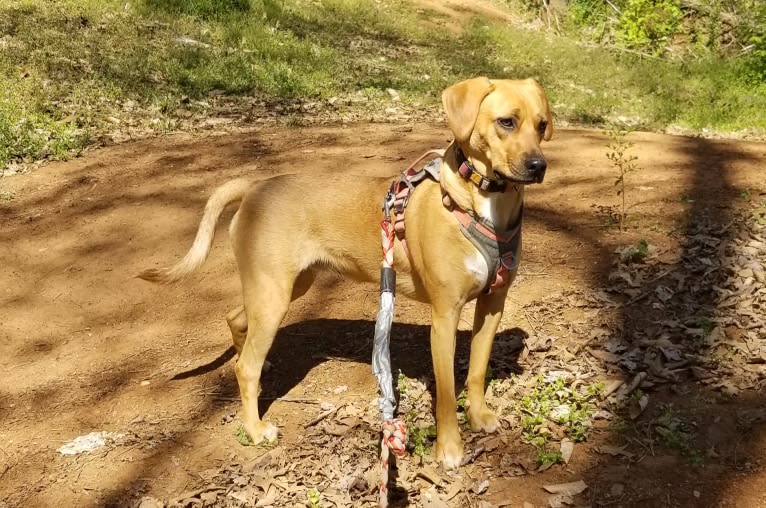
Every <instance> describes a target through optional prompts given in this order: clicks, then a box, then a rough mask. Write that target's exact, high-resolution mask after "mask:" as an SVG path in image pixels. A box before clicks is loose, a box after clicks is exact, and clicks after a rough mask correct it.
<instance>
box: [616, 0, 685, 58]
mask: <svg viewBox="0 0 766 508" xmlns="http://www.w3.org/2000/svg"><path fill="white" fill-rule="evenodd" d="M682 17H683V13H682V12H681V7H680V5H679V1H678V0H628V2H627V4H626V5H625V6H624V7H623V9H622V13H621V15H620V19H619V22H618V24H617V32H616V36H617V39H618V40H619V41H620V42H622V43H623V44H625V45H626V46H627V47H629V48H635V49H646V50H649V51H651V52H652V53H654V54H661V53H662V52H663V50H664V49H665V46H666V45H667V44H668V42H669V41H670V40H671V39H672V37H673V35H675V33H676V32H677V31H678V27H679V26H680V23H681V19H682Z"/></svg>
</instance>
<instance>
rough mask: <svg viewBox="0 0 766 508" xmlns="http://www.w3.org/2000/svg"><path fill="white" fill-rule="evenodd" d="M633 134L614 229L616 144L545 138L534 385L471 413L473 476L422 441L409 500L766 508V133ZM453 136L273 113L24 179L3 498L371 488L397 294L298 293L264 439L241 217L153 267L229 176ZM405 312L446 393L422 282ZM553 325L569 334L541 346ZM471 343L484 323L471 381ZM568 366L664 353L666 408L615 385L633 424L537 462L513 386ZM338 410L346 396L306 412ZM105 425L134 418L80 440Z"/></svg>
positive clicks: (405, 331)
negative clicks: (484, 429) (378, 348)
mask: <svg viewBox="0 0 766 508" xmlns="http://www.w3.org/2000/svg"><path fill="white" fill-rule="evenodd" d="M630 139H631V140H632V141H633V142H635V147H634V149H633V153H635V154H636V155H637V156H638V157H639V160H638V163H639V164H640V166H641V167H642V169H641V170H640V171H638V172H636V173H634V174H631V175H630V176H629V190H628V194H627V198H628V201H629V203H631V204H632V205H633V206H632V208H631V209H630V214H631V217H632V218H633V220H631V222H630V228H629V230H628V231H627V232H625V233H620V232H618V231H617V229H616V228H615V227H614V226H613V225H611V226H610V225H609V224H610V217H609V213H610V211H609V209H608V208H607V207H612V206H614V205H616V204H617V203H618V197H617V195H616V192H615V188H614V185H613V182H614V179H615V170H614V168H613V167H612V166H611V163H610V162H609V161H608V160H607V159H606V157H605V153H606V148H605V145H606V143H607V141H608V140H607V139H606V138H605V137H604V136H603V135H602V134H601V133H600V132H597V131H590V130H574V129H572V130H559V131H557V132H556V134H555V136H554V139H553V140H552V141H551V142H550V143H548V144H546V145H545V146H544V149H545V154H546V156H547V157H548V159H549V172H548V176H547V177H546V180H545V182H544V184H542V185H540V186H535V187H533V188H531V189H530V190H529V192H528V198H527V205H526V216H525V226H524V235H525V236H524V242H525V243H524V260H523V262H522V268H521V272H520V273H521V276H520V277H519V278H518V280H517V282H516V283H515V285H514V287H513V288H512V290H511V292H510V294H509V297H508V302H507V306H506V314H505V316H504V318H503V323H502V326H501V331H500V333H499V336H498V341H497V346H496V348H495V350H494V352H493V357H492V366H493V372H494V373H495V375H496V376H498V377H499V378H501V379H502V380H503V381H504V382H506V383H507V385H508V386H511V387H512V389H511V390H510V391H509V392H507V393H506V394H505V395H504V396H501V397H498V401H500V402H498V404H504V406H503V407H506V410H507V418H504V428H503V430H502V432H501V433H500V435H499V438H496V439H491V440H487V439H485V437H484V436H481V435H474V434H471V433H470V432H468V430H465V431H464V437H465V438H466V440H467V443H468V444H467V449H468V450H469V451H473V452H475V456H473V459H474V460H473V461H472V462H471V463H469V464H467V465H466V466H464V467H463V468H461V470H460V471H458V472H457V473H453V474H448V473H445V472H442V471H439V470H438V469H437V466H436V465H435V464H433V463H431V462H430V461H429V460H427V459H426V460H425V461H423V462H420V461H419V460H417V459H416V458H415V457H412V456H410V457H408V458H405V459H402V460H401V461H400V463H399V467H400V470H399V475H398V479H397V484H396V486H395V488H394V491H393V493H392V498H393V500H394V502H395V503H396V504H398V505H406V504H411V505H417V506H445V504H444V503H446V504H447V505H449V506H485V507H489V506H514V507H522V506H524V507H527V506H554V504H555V503H556V502H558V501H557V500H556V499H552V497H551V494H549V493H547V492H546V491H545V490H543V488H542V487H543V486H544V485H548V484H557V483H563V482H572V481H577V480H583V481H584V482H585V483H586V484H587V485H588V489H587V490H585V492H583V493H581V494H579V495H576V496H574V498H573V499H565V500H563V501H561V502H573V503H574V505H575V506H625V507H627V506H657V507H660V506H663V507H664V506H678V507H697V506H699V507H708V506H729V507H737V508H749V507H762V506H766V412H765V411H764V407H766V406H765V405H764V402H766V390H765V389H764V383H765V382H766V365H764V361H766V337H765V336H764V333H765V332H764V329H763V328H761V327H760V323H762V321H760V319H762V316H763V308H762V307H761V304H762V302H763V291H764V289H763V283H762V282H763V280H762V278H759V276H758V273H756V272H758V266H761V267H762V266H763V265H762V264H761V265H758V263H763V261H764V258H765V257H766V245H764V244H762V243H759V242H761V241H762V240H763V236H762V235H764V229H763V228H762V226H761V225H760V224H759V221H758V220H757V219H758V218H762V210H761V208H759V207H762V204H759V202H761V201H762V200H764V199H766V196H764V193H765V192H766V184H764V180H763V167H764V164H765V163H766V144H764V143H748V142H740V141H726V140H715V141H713V140H706V139H697V138H687V137H672V136H664V135H654V134H641V133H637V134H633V135H631V137H630ZM447 141H448V132H447V129H446V128H445V126H444V125H440V124H428V125H425V124H358V125H338V126H325V127H304V128H287V127H263V128H260V129H255V130H247V131H242V132H234V133H228V134H220V135H208V136H201V137H192V136H187V135H184V136H177V137H170V138H163V139H155V140H146V141H140V142H135V143H126V144H121V145H117V146H113V147H108V148H102V149H99V150H96V151H93V152H90V153H88V154H87V155H85V156H83V157H81V158H79V159H76V160H72V161H69V162H60V163H51V164H49V165H46V166H44V167H42V168H39V169H37V170H35V171H33V172H30V173H28V174H23V175H17V176H13V177H9V178H4V179H2V180H0V186H2V190H4V191H7V192H12V193H13V194H14V195H15V198H13V199H11V200H6V201H2V202H0V267H2V268H1V269H0V372H1V373H2V374H0V380H1V381H0V506H3V507H6V506H7V507H11V506H29V507H46V506H135V505H137V504H138V503H139V502H140V500H141V499H142V498H144V506H146V507H148V506H152V505H151V503H155V504H154V505H153V506H161V505H162V504H163V503H165V504H168V505H171V504H173V503H176V505H186V506H203V505H206V506H211V505H214V506H240V505H241V506H247V505H250V503H255V502H256V500H258V502H259V503H260V504H258V506H266V505H274V506H295V505H297V506H306V505H307V503H308V505H310V501H309V498H310V496H309V495H308V494H307V493H308V492H309V490H308V489H312V488H314V489H316V490H317V492H319V495H320V496H321V498H320V500H319V501H318V502H317V503H318V504H315V506H333V505H338V506H344V505H347V506H361V505H368V506H369V505H372V503H373V502H374V499H375V490H374V489H375V485H374V481H373V480H371V478H373V477H374V473H375V468H374V461H375V460H377V451H376V448H375V446H376V445H375V440H376V436H377V431H378V429H377V427H376V426H375V418H376V415H377V413H376V410H375V408H374V406H373V404H374V400H375V397H376V391H377V388H376V384H375V380H374V378H373V376H372V374H371V371H370V365H369V356H370V350H371V337H372V328H373V320H374V319H375V314H376V311H377V303H378V297H377V288H376V287H374V286H363V285H355V284H352V283H349V282H347V281H343V280H338V279H337V278H334V277H331V276H328V277H325V278H322V279H321V280H319V281H318V283H317V284H316V286H315V287H314V288H313V289H312V290H311V291H310V292H309V293H308V294H307V295H306V296H304V297H302V298H301V299H300V300H298V301H296V302H295V303H294V304H293V306H292V308H291V310H290V313H289V315H288V316H287V318H286V320H285V323H284V327H283V329H282V330H281V332H280V334H279V335H278V337H277V340H276V342H275V346H274V348H273V350H272V351H271V353H270V355H269V360H270V362H271V364H272V367H271V370H270V371H269V372H268V373H267V374H266V375H265V376H264V391H263V393H262V407H263V410H264V411H265V415H266V417H267V418H269V419H270V420H271V421H272V422H275V423H276V424H277V425H278V426H279V428H280V432H281V436H280V441H279V445H278V446H277V447H276V448H274V447H273V446H272V447H263V446H255V447H254V446H250V447H245V446H242V445H241V444H240V443H239V442H238V440H237V438H236V437H235V433H236V429H237V426H238V416H237V413H238V412H239V410H240V403H239V400H238V395H237V388H236V380H235V376H234V372H233V365H234V360H233V358H234V353H233V350H232V349H231V348H230V345H231V343H230V337H229V332H228V329H227V327H226V324H225V321H224V316H225V314H226V312H227V311H229V310H230V309H231V308H233V307H234V306H236V305H238V304H239V301H240V296H239V282H238V278H237V275H236V271H235V264H234V260H233V257H232V254H231V252H230V249H229V246H228V239H227V234H226V232H225V228H223V227H221V228H219V229H220V231H219V234H218V235H217V237H216V241H215V245H214V248H213V251H212V252H211V255H210V258H209V260H208V261H207V264H206V265H205V266H204V267H203V268H202V269H201V270H200V271H199V272H198V275H197V276H196V277H193V278H191V279H189V280H187V281H185V282H183V283H180V284H178V285H175V286H169V287H159V286H153V285H151V284H148V283H146V282H144V281H142V280H139V279H136V278H135V277H134V276H135V274H137V273H138V272H139V271H141V270H143V269H145V268H151V267H155V266H160V265H162V266H165V265H167V264H169V263H172V262H174V261H176V260H177V259H179V257H180V256H182V255H183V254H184V253H185V252H186V250H187V248H188V247H189V246H190V243H191V240H192V238H193V235H194V232H195V230H196V227H197V223H198V220H199V218H200V216H201V211H202V208H203V206H204V203H205V201H206V198H207V196H208V195H209V194H210V192H211V191H212V190H213V189H214V188H215V187H216V186H217V185H219V184H221V183H222V182H225V181H226V180H229V179H230V178H233V177H238V176H242V175H247V176H251V177H252V178H254V179H262V178H268V177H270V176H273V175H276V174H282V173H291V172H306V173H310V174H313V175H316V178H317V185H316V188H315V189H312V190H310V191H309V192H329V191H330V190H329V189H325V188H323V186H322V183H321V175H322V174H326V173H341V174H347V175H349V176H348V178H353V176H352V175H389V174H390V175H393V174H396V173H397V172H398V171H399V170H401V169H402V168H403V167H405V166H406V165H407V162H408V161H410V160H411V159H414V158H415V157H416V156H418V155H419V154H420V153H421V152H423V151H424V150H425V149H428V148H433V147H442V146H444V145H445V144H446V143H447ZM341 191H342V189H332V192H341ZM6 195H9V194H6ZM381 198H382V196H381ZM306 199H311V195H310V193H308V194H307V196H306ZM350 213H353V211H351V212H350ZM759 214H761V215H759ZM228 218H230V213H228V214H227V215H225V216H224V218H223V220H222V222H227V221H228ZM275 220H290V218H289V216H286V217H281V218H280V217H275ZM640 239H645V240H646V241H647V242H648V245H649V246H650V250H649V253H650V254H649V256H648V257H647V259H646V260H645V261H644V262H643V263H640V264H638V265H631V264H625V263H622V262H620V261H619V260H620V259H621V256H620V254H619V253H618V252H617V251H618V250H619V249H622V248H625V247H627V246H631V245H636V244H637V243H638V241H639V240H640ZM706 249H707V250H706ZM740 253H741V255H740ZM742 256H744V257H745V258H746V259H742ZM727 263H734V264H735V265H730V264H727ZM737 263H740V264H737ZM747 263H750V264H749V265H748V264H747ZM753 263H755V264H753ZM750 265H752V266H750ZM743 270H744V272H743ZM747 270H751V271H750V272H747ZM761 277H762V268H761ZM626 281H627V282H626ZM668 281H670V282H668ZM748 281H749V282H748ZM668 291H671V293H667V292H668ZM732 299H733V300H732ZM732 302H734V303H732ZM470 314H471V308H470V306H469V308H468V309H466V319H465V324H464V326H462V327H461V328H462V329H465V330H467V329H468V324H467V323H470V320H471V318H470ZM703 318H704V319H707V321H702V319H703ZM395 322H396V326H395V329H394V332H393V335H394V336H393V344H392V356H393V364H394V366H395V368H398V369H401V371H402V373H403V375H404V376H406V378H408V379H412V380H423V381H424V383H425V385H426V387H427V388H428V387H431V384H432V374H431V366H430V354H429V350H428V340H427V338H428V323H429V312H428V309H427V308H425V307H424V306H422V305H420V304H416V303H412V302H409V301H406V300H405V299H403V298H402V299H400V300H399V301H398V302H397V312H396V317H395ZM695 323H697V324H698V326H697V325H695ZM700 323H702V324H700ZM711 328H712V332H716V333H717V338H716V337H714V338H712V339H710V336H711V335H716V333H712V332H711ZM690 330H691V331H690ZM700 330H702V331H700ZM695 333H696V334H697V335H696V337H697V339H699V338H700V337H702V338H703V339H705V340H702V341H700V340H697V341H694V340H692V339H694V335H695ZM690 337H691V338H690ZM540 339H544V340H543V342H545V341H547V342H549V344H548V345H547V346H543V347H538V346H536V347H530V343H531V342H532V341H536V342H538V343H539V342H540ZM707 339H710V340H707ZM518 340H525V341H526V342H527V347H514V346H513V344H518ZM660 340H664V341H665V342H664V344H665V345H666V346H662V347H660V346H656V344H657V343H658V342H657V341H660ZM468 341H469V337H468V336H467V334H466V333H461V334H460V337H459V352H458V353H459V354H458V356H459V361H458V365H457V366H456V369H457V375H458V380H459V381H461V382H462V380H463V379H464V377H465V370H466V360H467V345H468ZM514 341H516V342H514ZM615 341H618V342H620V341H621V342H620V344H622V346H620V347H611V346H610V344H613V343H614V342H615ZM647 341H648V342H647ZM652 341H655V342H652ZM647 344H648V345H647ZM655 346H656V347H655ZM758 347H760V348H761V349H760V351H761V354H762V355H763V356H762V357H761V359H760V360H759V358H757V356H758V349H757V348H758ZM652 348H654V349H652ZM668 348H670V350H671V353H672V354H671V353H668V351H669V349H668ZM674 348H675V349H674ZM657 351H661V352H662V354H659V353H657V355H659V359H657V358H656V357H652V358H654V360H650V359H649V358H650V357H651V355H652V354H655V353H656V352H657ZM673 351H674V353H673ZM610 355H612V356H610ZM663 355H664V356H663ZM657 362H659V364H660V365H659V367H657V365H658V363H657ZM557 369H558V370H564V371H567V372H568V373H569V374H571V375H574V376H575V377H578V376H579V377H582V378H583V379H602V380H605V381H609V380H614V379H617V380H622V379H624V380H626V381H627V382H628V383H629V382H630V381H631V380H635V379H637V375H639V374H641V373H642V372H644V373H645V374H643V376H644V377H641V378H638V381H639V382H640V390H641V392H640V393H643V394H644V395H643V397H646V398H645V400H644V401H643V402H641V403H642V404H644V402H648V404H644V405H646V407H645V408H643V411H640V414H636V415H635V416H633V415H627V414H628V413H629V412H630V411H631V410H632V409H627V408H626V407H625V406H623V407H622V408H621V407H619V406H618V405H617V404H611V405H610V402H609V401H608V400H604V401H603V404H602V405H601V406H600V407H601V408H602V409H605V410H607V411H608V412H609V414H611V415H612V416H611V418H612V423H610V422H607V421H594V423H593V428H592V429H591V431H590V433H589V435H588V439H587V440H586V441H585V442H583V443H578V444H576V445H575V451H574V454H573V456H572V458H571V460H570V462H569V463H568V464H565V465H563V464H556V465H553V466H551V467H549V468H547V469H545V468H538V467H537V465H536V464H534V463H532V462H533V461H532V459H530V458H529V457H530V453H531V450H532V448H531V446H530V445H527V444H524V443H523V442H522V439H521V437H520V430H519V425H518V419H515V418H516V417H514V416H513V411H514V409H513V404H514V403H515V402H516V401H517V400H518V398H519V397H521V396H522V395H523V394H524V393H525V392H528V390H529V387H530V386H531V384H530V383H531V382H532V380H534V379H535V377H536V376H537V375H539V374H546V373H548V372H550V371H553V370H557ZM634 399H635V398H634ZM640 399H641V398H638V399H637V400H639V401H640ZM503 401H504V402H503ZM634 402H635V400H634ZM321 403H325V404H327V403H331V404H334V405H335V408H336V409H337V408H339V407H340V408H341V409H340V410H338V411H337V412H335V413H333V414H332V415H329V416H328V417H327V418H325V419H324V420H322V421H320V422H317V423H316V424H313V425H308V424H310V423H311V422H312V420H314V419H315V418H317V417H318V416H319V415H320V414H321V413H322V412H323V408H322V407H321ZM324 407H325V408H327V407H329V406H326V405H325V406H324ZM343 411H346V414H343ZM618 415H623V416H622V418H621V419H619V421H621V422H623V423H622V424H621V425H615V424H614V421H618ZM668 415H673V419H674V420H673V421H674V422H676V424H677V425H676V424H668V423H667V420H668ZM350 421H353V423H349V422H350ZM663 421H664V422H665V423H664V424H663V423H662V422H663ZM658 422H660V423H658ZM344 425H345V427H344ZM663 425H664V426H663ZM339 429H340V430H339ZM662 429H664V430H662ZM669 429H670V430H669ZM679 429H680V430H679ZM98 431H108V432H114V433H120V434H121V435H122V436H121V437H117V438H116V440H115V441H114V442H110V443H108V444H107V446H105V447H102V448H99V449H97V450H94V451H92V452H89V453H83V454H79V455H73V456H67V455H62V454H60V453H59V452H58V451H57V449H58V448H59V447H61V446H62V445H63V444H64V443H67V442H69V441H71V440H72V439H74V438H75V437H77V436H81V435H85V434H88V433H91V432H98ZM670 432H677V434H678V435H680V436H682V439H679V440H676V441H672V440H669V439H667V435H668V434H669V433H670ZM672 435H676V434H672ZM663 437H665V438H666V439H663ZM678 443H680V444H678ZM532 456H534V453H532ZM265 472H269V473H268V474H266V473H265ZM365 479H367V480H368V481H366V482H365ZM484 480H487V481H488V483H486V484H484V485H482V484H481V483H482V482H483V481H484ZM440 503H441V504H440ZM524 503H529V504H524ZM561 506H566V504H562V505H561Z"/></svg>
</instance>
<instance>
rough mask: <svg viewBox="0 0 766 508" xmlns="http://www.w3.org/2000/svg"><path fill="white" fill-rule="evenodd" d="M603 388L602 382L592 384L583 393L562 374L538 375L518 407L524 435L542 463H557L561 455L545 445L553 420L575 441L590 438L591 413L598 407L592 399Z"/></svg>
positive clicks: (554, 423)
mask: <svg viewBox="0 0 766 508" xmlns="http://www.w3.org/2000/svg"><path fill="white" fill-rule="evenodd" d="M602 391H603V385H601V384H600V383H596V384H592V385H589V386H588V387H586V389H585V391H584V393H582V392H579V391H578V390H577V389H574V388H572V387H571V386H570V385H569V384H568V383H567V381H566V379H565V377H563V376H561V377H557V378H555V379H546V378H545V377H544V376H542V375H541V376H538V378H537V380H536V383H535V386H534V388H533V389H532V391H531V392H530V393H528V394H527V395H525V396H524V397H523V398H522V399H521V402H520V403H519V411H520V412H521V413H522V419H521V426H522V438H523V439H524V441H526V442H527V443H530V444H532V445H533V446H535V448H537V452H538V460H540V462H541V464H545V463H546V462H551V463H555V462H558V461H559V460H560V458H561V456H560V454H558V455H557V454H551V452H549V451H548V450H547V447H546V446H547V444H548V441H549V439H550V436H551V430H550V428H549V425H550V424H553V425H557V426H560V427H562V428H563V431H564V433H565V434H566V435H567V436H569V438H571V439H572V440H573V441H576V442H580V441H585V440H586V439H587V436H588V431H589V429H590V426H591V421H590V416H591V415H592V414H593V412H594V410H595V406H594V405H593V404H592V403H591V401H592V400H593V398H594V397H596V396H597V395H598V394H600V393H601V392H602Z"/></svg>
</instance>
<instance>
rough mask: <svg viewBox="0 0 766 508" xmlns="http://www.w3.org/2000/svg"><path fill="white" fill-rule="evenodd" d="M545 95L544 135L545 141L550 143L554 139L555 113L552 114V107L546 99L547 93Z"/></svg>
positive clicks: (543, 93)
mask: <svg viewBox="0 0 766 508" xmlns="http://www.w3.org/2000/svg"><path fill="white" fill-rule="evenodd" d="M542 90H543V89H542V87H540V91H541V92H542ZM542 95H543V104H545V121H546V125H545V132H544V133H543V140H544V141H550V140H551V138H552V137H553V113H552V112H551V107H550V106H549V105H548V99H547V98H546V97H545V92H542Z"/></svg>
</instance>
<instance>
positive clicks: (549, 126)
mask: <svg viewBox="0 0 766 508" xmlns="http://www.w3.org/2000/svg"><path fill="white" fill-rule="evenodd" d="M527 82H528V83H530V84H532V85H533V86H534V87H535V90H537V95H538V96H539V98H540V103H541V104H542V106H543V115H545V123H546V127H545V132H544V133H543V140H544V141H550V139H551V138H552V137H553V113H552V112H551V107H550V106H549V105H548V97H546V95H545V90H543V87H542V86H541V85H540V83H538V82H537V81H535V80H534V79H532V78H529V79H528V80H527Z"/></svg>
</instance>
